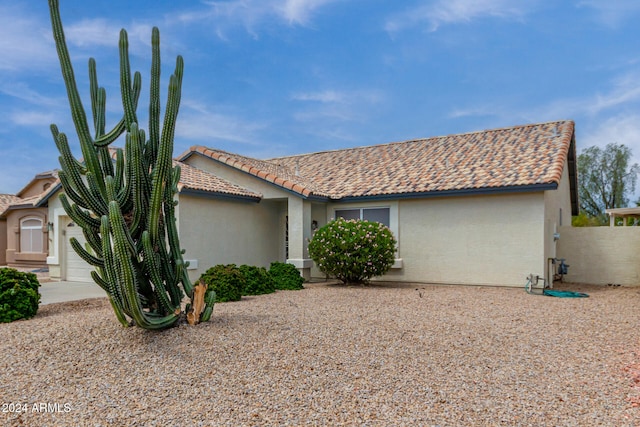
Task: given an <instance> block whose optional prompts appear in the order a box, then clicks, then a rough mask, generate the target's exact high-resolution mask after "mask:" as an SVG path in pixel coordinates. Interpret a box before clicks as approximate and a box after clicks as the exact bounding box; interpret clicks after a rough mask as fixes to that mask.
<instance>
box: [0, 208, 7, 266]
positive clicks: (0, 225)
mask: <svg viewBox="0 0 640 427" xmlns="http://www.w3.org/2000/svg"><path fill="white" fill-rule="evenodd" d="M0 265H7V220H6V219H4V218H0Z"/></svg>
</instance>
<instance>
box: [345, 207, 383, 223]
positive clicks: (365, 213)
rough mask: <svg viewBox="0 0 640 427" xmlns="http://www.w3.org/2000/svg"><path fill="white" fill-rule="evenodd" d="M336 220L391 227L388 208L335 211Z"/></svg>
mask: <svg viewBox="0 0 640 427" xmlns="http://www.w3.org/2000/svg"><path fill="white" fill-rule="evenodd" d="M336 218H344V219H347V220H348V219H362V220H365V221H374V222H379V223H381V224H384V225H386V226H387V227H389V226H390V225H391V214H390V209H389V208H388V207H384V208H380V207H376V208H350V209H336Z"/></svg>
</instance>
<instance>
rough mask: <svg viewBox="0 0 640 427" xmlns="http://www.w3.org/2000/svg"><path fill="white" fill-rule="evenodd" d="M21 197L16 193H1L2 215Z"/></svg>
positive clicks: (0, 214) (0, 205)
mask: <svg viewBox="0 0 640 427" xmlns="http://www.w3.org/2000/svg"><path fill="white" fill-rule="evenodd" d="M19 201H20V197H18V196H16V195H14V194H0V217H1V216H2V215H3V214H4V212H5V211H6V210H7V209H8V208H9V206H11V205H12V204H14V203H18V202H19Z"/></svg>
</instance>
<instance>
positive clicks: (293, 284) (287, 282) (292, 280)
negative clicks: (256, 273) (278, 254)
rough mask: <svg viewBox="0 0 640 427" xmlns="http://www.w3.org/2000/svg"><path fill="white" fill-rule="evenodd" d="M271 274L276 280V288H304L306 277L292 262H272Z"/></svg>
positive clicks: (295, 289) (292, 289)
mask: <svg viewBox="0 0 640 427" xmlns="http://www.w3.org/2000/svg"><path fill="white" fill-rule="evenodd" d="M269 275H270V276H271V277H272V278H273V280H274V282H275V286H276V289H279V290H288V291H297V290H299V289H304V286H302V284H303V283H304V278H303V277H302V276H300V272H299V271H298V269H297V268H296V267H295V266H293V265H292V264H287V263H284V262H272V263H271V266H270V267H269Z"/></svg>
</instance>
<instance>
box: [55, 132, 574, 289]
mask: <svg viewBox="0 0 640 427" xmlns="http://www.w3.org/2000/svg"><path fill="white" fill-rule="evenodd" d="M574 127H575V126H574V123H573V122H572V121H568V120H567V121H555V122H548V123H540V124H528V125H522V126H514V127H509V128H501V129H493V130H485V131H480V132H470V133H464V134H457V135H448V136H441V137H433V138H426V139H416V140H409V141H403V142H394V143H389V144H382V145H373V146H367V147H357V148H350V149H342V150H333V151H323V152H317V153H311V154H303V155H295V156H287V157H279V158H272V159H266V160H260V159H255V158H251V157H246V156H242V155H239V154H234V153H229V152H226V151H222V150H217V149H215V148H208V147H203V146H194V147H191V148H190V149H189V150H187V151H186V152H185V153H183V154H181V155H180V156H179V157H178V158H177V162H178V163H179V164H181V165H182V170H183V173H182V179H181V184H180V188H179V194H178V196H177V197H178V202H179V204H178V207H177V216H178V228H179V233H180V238H181V244H182V247H183V248H184V249H185V250H186V254H185V259H186V260H189V261H190V263H191V265H190V267H189V271H190V276H191V277H192V279H195V278H197V277H198V276H199V275H200V274H201V273H203V272H204V271H206V269H207V268H209V267H210V266H213V265H215V264H226V263H235V264H251V265H258V266H265V267H268V266H269V264H270V263H271V262H273V261H286V262H289V263H291V264H293V265H295V266H296V267H297V268H298V269H299V270H300V272H301V274H302V275H303V276H304V277H306V278H312V277H323V275H322V273H321V272H320V271H319V270H317V269H316V268H315V266H314V263H313V261H312V260H311V259H310V258H309V255H308V251H307V244H308V239H310V238H311V237H312V236H313V231H314V230H315V229H316V228H318V227H321V226H323V225H324V224H326V223H327V222H329V221H330V220H331V219H332V218H335V217H338V216H341V217H345V218H363V219H369V220H375V221H379V222H382V223H384V224H386V225H387V226H389V227H390V229H391V231H392V232H393V233H394V235H395V237H396V238H397V240H398V250H397V257H396V262H395V264H394V266H393V268H392V270H391V271H390V272H389V273H387V274H386V275H385V276H384V277H383V278H382V279H383V280H393V281H401V282H427V283H446V284H475V285H496V286H523V285H524V283H525V282H526V277H527V275H529V274H535V275H539V276H543V277H547V278H551V277H552V275H553V268H554V264H553V260H554V258H555V257H556V252H555V248H556V241H557V239H558V238H561V237H560V236H558V234H557V228H558V227H560V226H562V225H570V224H571V215H575V214H577V212H578V200H577V175H576V148H575V132H574ZM54 199H55V201H54ZM49 216H50V218H51V221H52V222H53V224H54V228H53V229H54V234H56V235H57V236H58V237H54V238H53V240H52V246H51V250H50V256H49V258H48V263H49V265H50V273H51V275H52V277H54V278H55V277H58V278H62V279H65V278H66V279H70V278H73V277H74V276H73V275H72V274H70V270H69V269H70V266H71V265H72V263H71V261H72V260H73V259H74V256H75V254H73V251H69V249H70V248H68V247H67V248H64V246H65V245H67V244H66V243H65V242H66V241H67V240H68V238H69V237H70V236H71V235H78V233H76V232H74V231H70V230H73V229H74V227H73V224H72V223H70V220H69V218H68V217H66V215H65V213H64V211H63V210H62V207H61V206H60V204H59V201H57V198H53V199H51V200H50V201H49ZM60 230H62V231H63V232H66V233H65V234H66V237H64V238H63V237H62V236H61V235H60V233H59V232H60ZM74 233H75V234H74ZM65 258H66V259H67V261H65ZM75 258H78V257H77V256H75ZM88 268H89V267H88V266H86V265H85V267H84V269H85V272H84V273H83V274H84V275H85V276H83V277H88Z"/></svg>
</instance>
